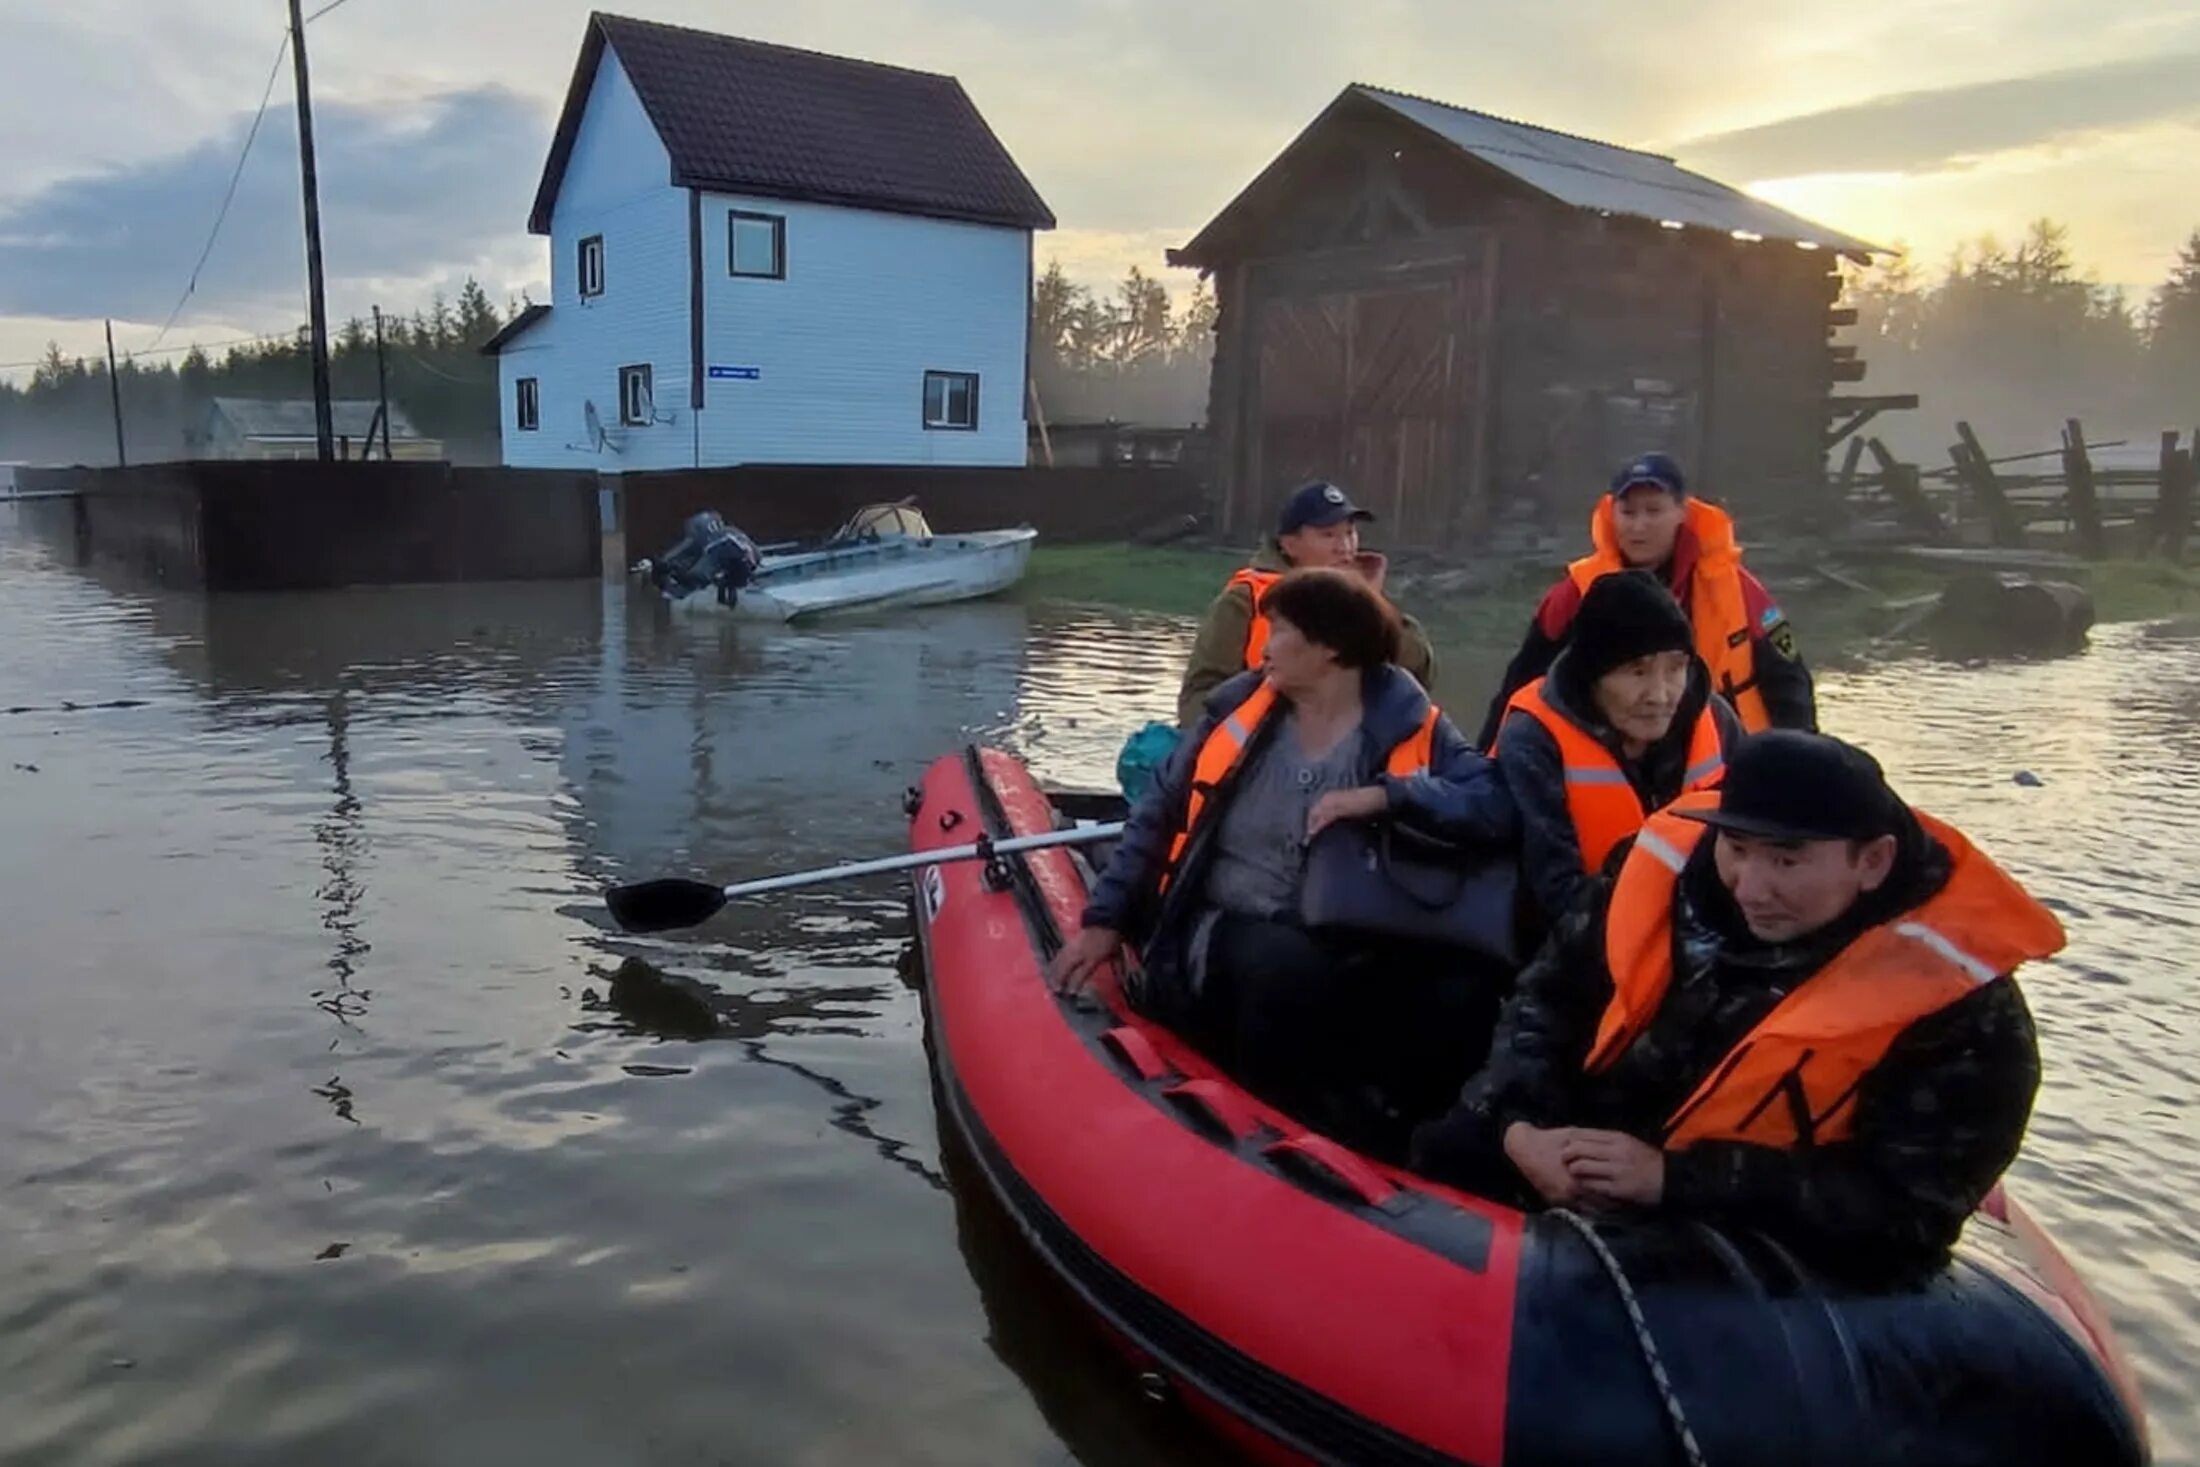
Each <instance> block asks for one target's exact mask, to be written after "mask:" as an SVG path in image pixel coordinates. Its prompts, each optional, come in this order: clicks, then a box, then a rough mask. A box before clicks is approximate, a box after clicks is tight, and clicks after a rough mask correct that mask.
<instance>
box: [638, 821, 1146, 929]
mask: <svg viewBox="0 0 2200 1467" xmlns="http://www.w3.org/2000/svg"><path fill="white" fill-rule="evenodd" d="M1122 833H1123V823H1122V822H1121V821H1115V822H1113V823H1112V824H1107V825H1081V826H1078V827H1077V828H1076V829H1074V830H1050V831H1047V832H1046V833H1045V834H1043V835H1019V836H1016V837H1014V838H1012V839H1009V840H979V841H973V842H971V843H970V844H969V845H962V846H945V847H942V848H941V849H939V850H936V851H912V852H910V853H909V854H907V855H905V856H882V857H880V858H879V859H878V860H876V861H851V862H849V863H847V864H846V865H842V866H824V867H820V868H819V869H817V870H815V871H795V872H791V873H789V874H788V875H785V876H766V877H762V878H760V879H758V880H755V881H742V882H736V883H735V884H734V885H732V886H712V885H711V884H710V883H709V882H707V881H688V880H686V879H684V878H682V877H678V876H665V877H660V878H658V879H657V880H655V881H641V882H636V883H635V884H633V885H632V886H614V887H613V888H611V890H609V891H607V892H605V893H604V904H605V905H606V906H608V907H610V908H611V920H613V921H614V922H617V923H618V924H619V925H620V926H621V927H623V928H625V929H626V930H627V931H629V932H669V931H672V930H673V929H674V928H678V927H694V926H697V925H699V924H701V923H704V922H708V921H709V920H710V919H711V918H712V917H714V916H716V915H717V914H718V910H719V908H721V907H723V906H725V904H726V903H727V902H730V901H732V900H733V899H734V898H736V897H747V896H761V895H762V894H763V893H765V892H768V891H787V890H789V889H791V888H793V887H797V886H818V885H822V884H823V883H825V882H828V881H846V880H849V879H850V878H853V877H857V876H882V875H884V874H886V873H887V872H889V871H909V870H913V869H915V868H916V867H918V866H944V865H946V864H947V863H948V862H950V861H983V860H990V859H991V858H993V857H994V856H997V855H998V856H1006V855H1013V854H1014V853H1016V852H1018V851H1040V850H1045V849H1046V848H1047V847H1049V846H1078V845H1091V844H1092V843H1093V842H1095V841H1103V840H1113V839H1114V838H1115V837H1116V836H1119V835H1121V834H1122Z"/></svg>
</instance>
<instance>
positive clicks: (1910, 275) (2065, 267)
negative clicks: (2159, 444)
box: [1846, 219, 2200, 464]
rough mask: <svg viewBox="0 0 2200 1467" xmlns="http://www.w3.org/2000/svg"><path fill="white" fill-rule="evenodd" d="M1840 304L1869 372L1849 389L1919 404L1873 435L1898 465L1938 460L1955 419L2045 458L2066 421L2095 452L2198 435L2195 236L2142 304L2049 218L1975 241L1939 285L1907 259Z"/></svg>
mask: <svg viewBox="0 0 2200 1467" xmlns="http://www.w3.org/2000/svg"><path fill="white" fill-rule="evenodd" d="M1846 295H1847V300H1848V303H1849V304H1850V305H1853V306H1854V307H1855V308H1856V311H1857V324H1856V327H1855V332H1854V339H1855V341H1856V344H1857V346H1858V347H1859V354H1860V355H1861V356H1862V357H1863V359H1864V361H1865V362H1866V363H1867V364H1868V370H1869V375H1868V378H1867V382H1868V385H1866V386H1862V387H1858V388H1854V389H1849V390H1850V391H1854V392H1862V393H1893V392H1915V393H1918V394H1919V395H1920V397H1921V399H1922V402H1921V404H1920V408H1919V410H1918V411H1917V412H1914V413H1901V414H1896V415H1892V416H1890V417H1885V418H1882V419H1880V420H1879V422H1878V423H1875V424H1874V425H1873V426H1872V428H1871V430H1870V431H1872V432H1876V433H1879V434H1880V435H1881V436H1882V437H1884V438H1885V439H1886V440H1887V442H1888V444H1889V446H1890V447H1893V448H1895V449H1896V450H1897V451H1898V452H1899V453H1901V454H1902V456H1904V457H1906V458H1911V459H1915V460H1918V461H1920V462H1932V463H1936V464H1937V463H1940V462H1942V461H1944V459H1945V457H1946V447H1947V445H1948V444H1949V443H1950V442H1952V441H1954V440H1953V436H1952V435H1953V425H1954V424H1955V422H1956V421H1958V420H1959V419H1960V420H1964V421H1968V422H1969V423H1971V425H1972V426H1973V427H1974V428H1975V429H1977V431H1978V433H1979V435H1980V437H1981V439H1982V440H1983V441H1984V442H1985V444H1986V447H1987V449H1988V450H1989V451H1990V452H1994V453H2022V452H2030V451H2033V450H2036V449H2041V448H2052V447H2054V446H2055V445H2056V442H2057V437H2056V435H2057V432H2058V430H2059V429H2060V428H2061V426H2062V424H2063V421H2064V420H2065V419H2067V418H2072V417H2076V418H2080V419H2083V420H2084V423H2085V427H2086V433H2087V436H2088V437H2089V438H2093V439H2100V438H2104V437H2116V438H2123V437H2143V438H2145V439H2147V440H2148V441H2151V440H2152V438H2153V435H2154V434H2156V433H2158V432H2159V431H2161V430H2163V429H2167V428H2179V429H2182V430H2184V431H2185V432H2187V433H2190V432H2192V431H2193V430H2194V429H2195V428H2196V427H2200V230H2195V231H2194V232H2193V233H2192V235H2191V236H2190V237H2188V238H2187V239H2186V241H2185V244H2184V246H2183V248H2182V249H2180V250H2179V252H2178V255H2177V259H2176V261H2175V263H2174V264H2173V265H2172V266H2171V268H2170V270H2169V273H2168V275H2167V276H2166V278H2164V279H2163V280H2162V281H2160V282H2159V283H2158V284H2156V285H2154V286H2153V287H2152V288H2151V289H2150V290H2148V291H2147V292H2146V293H2145V295H2144V296H2143V297H2142V298H2140V299H2139V300H2136V301H2135V300H2133V299H2132V297H2131V295H2130V293H2129V292H2128V291H2127V290H2126V289H2125V288H2123V287H2120V286H2109V285H2103V284H2101V283H2100V281H2099V279H2098V277H2097V274H2096V272H2094V271H2091V270H2089V269H2086V268H2084V267H2083V266H2082V265H2081V263H2080V262H2079V260H2078V258H2077V255H2076V253H2075V251H2074V250H2073V249H2072V247H2071V243H2070V230H2069V228H2068V226H2066V225H2064V224H2061V223H2058V222H2057V221H2055V220H2052V219H2040V220H2036V221H2034V222H2033V223H2032V224H2031V225H2030V226H2029V227H2028V228H2027V229H2026V230H2025V232H2024V234H2023V236H2022V237H2021V238H2019V239H2018V240H2017V241H2016V242H2015V243H2014V244H2004V243H2003V242H2001V241H1999V240H1997V239H1994V238H1992V237H1986V238H1981V239H1976V240H1972V241H1969V242H1967V243H1965V244H1963V245H1961V246H1959V247H1958V248H1957V249H1955V250H1954V251H1953V252H1952V253H1951V254H1950V256H1949V257H1948V259H1947V260H1946V262H1945V263H1944V264H1943V265H1942V267H1941V268H1940V270H1939V271H1938V272H1937V273H1935V274H1931V275H1928V274H1927V273H1926V272H1924V271H1923V270H1921V269H1919V267H1918V266H1917V265H1915V264H1914V263H1913V262H1911V261H1910V260H1908V259H1907V258H1902V257H1893V258H1890V259H1888V260H1886V261H1884V262H1881V263H1877V264H1875V265H1873V266H1872V267H1870V268H1868V269H1860V270H1855V271H1852V272H1850V275H1849V279H1848V284H1847V291H1846Z"/></svg>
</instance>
